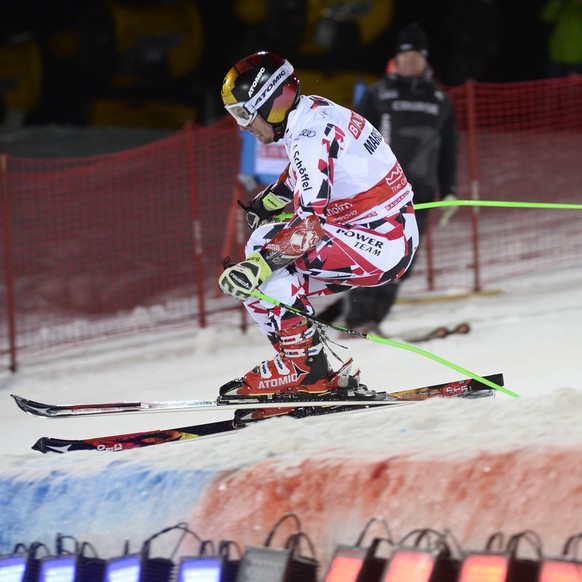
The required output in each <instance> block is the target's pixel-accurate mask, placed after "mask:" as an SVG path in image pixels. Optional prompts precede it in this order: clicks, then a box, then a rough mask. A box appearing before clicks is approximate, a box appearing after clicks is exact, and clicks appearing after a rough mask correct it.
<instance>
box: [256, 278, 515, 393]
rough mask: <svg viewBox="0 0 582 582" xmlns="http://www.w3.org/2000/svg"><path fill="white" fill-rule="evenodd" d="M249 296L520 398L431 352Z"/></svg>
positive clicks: (259, 297)
mask: <svg viewBox="0 0 582 582" xmlns="http://www.w3.org/2000/svg"><path fill="white" fill-rule="evenodd" d="M251 295H252V296H253V297H257V298H258V299H262V300H263V301H267V302H268V303H271V304H272V305H276V306H277V307H282V308H283V309H286V310H288V311H292V312H293V313H297V314H298V315H302V316H303V317H306V318H307V319H309V320H311V321H314V322H315V323H317V324H319V325H323V326H325V327H329V328H331V329H335V330H336V331H341V332H343V333H347V334H349V335H354V336H356V337H361V338H363V339H367V340H370V341H373V342H376V343H379V344H386V345H389V346H393V347H395V348H400V349H402V350H408V351H410V352H414V353H415V354H419V355H420V356H424V357H425V358H429V359H430V360H434V361H435V362H438V363H439V364H442V365H443V366H447V367H448V368H451V369H452V370H456V371H457V372H460V373H461V374H463V375H466V376H469V377H470V378H473V379H474V380H477V381H478V382H481V383H482V384H485V385H486V386H489V387H490V388H494V389H495V390H499V391H500V392H504V393H505V394H508V395H509V396H512V397H513V398H520V395H519V394H516V393H515V392H512V391H511V390H509V389H507V388H505V387H504V386H500V385H499V384H496V383H495V382H491V380H488V379H487V378H483V376H479V375H478V374H475V373H474V372H471V371H470V370H467V369H466V368H463V367H462V366H459V365H457V364H455V363H453V362H449V361H448V360H445V359H444V358H441V357H440V356H437V355H436V354H433V353H432V352H429V351H427V350H423V349H422V348H419V347H416V346H411V345H410V344H406V343H404V342H399V341H396V340H392V339H388V338H385V337H380V336H378V335H374V334H371V333H362V332H360V331H356V330H355V329H349V328H347V327H342V326H341V325H337V324H335V323H329V322H327V321H323V319H319V318H318V317H315V316H314V315H309V314H308V313H305V312H304V311H301V309H297V308H295V307H292V306H291V305H286V304H285V303H281V302H280V301H278V300H277V299H274V298H273V297H269V296H268V295H265V294H264V293H261V292H260V291H258V290H257V289H255V290H254V291H253V292H252V293H251Z"/></svg>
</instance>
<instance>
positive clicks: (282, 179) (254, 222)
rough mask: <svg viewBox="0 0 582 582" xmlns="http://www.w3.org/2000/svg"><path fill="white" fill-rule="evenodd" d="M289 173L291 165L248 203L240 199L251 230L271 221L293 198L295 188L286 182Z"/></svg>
mask: <svg viewBox="0 0 582 582" xmlns="http://www.w3.org/2000/svg"><path fill="white" fill-rule="evenodd" d="M288 173H289V166H287V168H286V169H285V170H284V171H283V173H282V174H281V176H279V178H278V179H277V181H276V182H274V183H273V184H270V185H269V186H267V187H266V188H265V189H264V190H263V191H261V192H259V193H258V194H257V195H256V196H255V197H254V198H253V199H252V200H251V201H250V202H249V203H248V204H244V203H242V202H240V201H239V204H240V205H241V206H242V208H243V210H244V211H245V212H246V217H247V224H248V225H249V228H250V229H251V230H255V229H257V228H258V227H259V226H261V225H262V224H265V223H267V222H269V221H270V220H271V219H272V218H273V217H274V216H275V215H277V214H279V213H280V212H281V210H283V208H285V206H287V204H289V203H290V202H291V201H292V200H293V190H291V189H290V188H289V187H288V186H287V184H286V180H287V178H288Z"/></svg>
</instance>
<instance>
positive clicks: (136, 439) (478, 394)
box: [32, 374, 503, 453]
mask: <svg viewBox="0 0 582 582" xmlns="http://www.w3.org/2000/svg"><path fill="white" fill-rule="evenodd" d="M484 379H486V380H488V381H490V382H493V383H495V384H498V385H500V386H502V385H503V375H502V374H494V375H490V376H485V377H484ZM494 395H495V390H494V389H492V388H491V387H489V386H487V385H486V384H483V383H482V382H479V381H477V380H474V379H472V378H470V379H465V380H458V381H454V382H448V383H443V384H435V385H432V386H424V387H421V388H414V389H410V390H402V391H399V392H391V393H389V396H390V397H391V398H392V399H391V400H386V401H384V402H377V401H374V402H367V403H362V402H351V403H349V404H345V405H338V404H337V403H334V402H333V401H328V402H319V403H318V406H309V405H308V406H303V407H297V408H293V409H290V411H289V413H288V415H289V416H291V417H293V418H297V419H301V418H307V417H311V416H321V415H330V414H338V413H344V414H350V413H356V412H364V411H366V410H370V409H372V408H374V409H377V408H379V407H380V408H382V407H386V408H387V407H391V406H392V407H393V406H396V405H400V406H402V405H406V404H413V403H415V402H421V401H423V400H427V399H430V398H484V397H492V396H494ZM258 422H263V421H262V420H261V421H258ZM247 426H248V425H247ZM241 428H244V426H243V427H237V426H236V425H235V423H234V421H233V420H232V419H229V420H223V421H218V422H210V423H203V424H197V425H193V426H185V427H178V428H171V429H165V430H151V431H143V432H137V433H129V434H119V435H111V436H105V437H93V438H87V439H79V440H76V439H59V438H53V437H42V438H40V439H39V440H38V441H37V442H36V443H35V444H34V446H33V447H32V448H33V449H34V450H36V451H39V452H41V453H48V452H54V453H66V452H72V451H87V450H96V451H124V450H129V449H136V448H143V447H148V446H152V445H159V444H164V443H175V442H178V441H186V440H192V439H200V438H207V437H211V436H219V435H222V434H224V433H230V432H233V431H236V430H240V429H241Z"/></svg>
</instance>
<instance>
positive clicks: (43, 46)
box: [0, 0, 549, 127]
mask: <svg viewBox="0 0 582 582" xmlns="http://www.w3.org/2000/svg"><path fill="white" fill-rule="evenodd" d="M173 1H175V0H139V1H138V0H117V2H118V3H119V4H125V5H130V6H134V7H139V6H148V5H150V6H151V5H156V4H158V5H164V4H165V5H171V4H172V2H173ZM190 1H192V2H193V3H194V4H196V6H197V8H198V10H199V13H200V17H201V19H202V21H203V30H204V35H203V36H204V43H203V57H202V59H201V64H200V65H199V66H197V67H196V69H195V70H193V71H191V72H190V73H189V74H188V75H185V76H183V77H181V78H173V77H171V75H168V72H167V70H166V71H165V70H164V66H163V63H161V62H155V61H156V59H155V58H153V59H152V58H150V60H149V61H148V60H147V59H146V58H144V61H143V62H140V63H137V64H136V63H133V64H134V66H135V68H136V70H138V69H139V68H140V67H141V70H138V75H137V76H138V77H139V79H138V81H137V82H136V83H135V84H134V86H132V87H124V88H119V87H115V86H113V85H112V82H111V79H112V74H113V71H114V69H115V67H116V66H119V62H118V61H119V55H116V54H115V39H114V38H113V34H112V32H111V26H110V21H109V16H108V11H107V3H106V2H105V1H103V0H50V1H41V0H20V1H18V2H17V1H14V0H10V1H4V2H0V5H1V6H2V7H3V12H2V14H3V16H2V19H1V21H0V41H1V42H2V43H3V44H4V45H9V44H10V43H14V42H17V41H18V40H20V39H22V38H31V39H34V41H35V42H36V43H38V46H39V47H40V51H41V54H42V59H43V68H42V95H41V97H40V99H39V101H38V103H37V104H36V105H35V106H34V107H32V108H30V109H29V110H28V111H26V112H25V115H24V118H23V120H22V123H23V124H25V125H27V124H28V125H31V124H44V123H64V124H75V125H87V124H88V123H89V121H88V119H89V118H88V109H89V107H90V104H91V103H92V102H93V101H94V100H95V99H96V98H101V97H104V96H109V97H115V98H124V99H136V100H137V99H140V100H143V99H148V98H150V99H166V100H168V101H173V102H176V103H184V104H188V105H191V106H192V107H194V108H195V109H196V111H197V119H196V121H197V122H201V123H205V122H210V121H212V120H214V119H215V118H217V117H219V116H221V115H222V114H223V109H222V107H221V103H220V85H221V82H222V79H223V77H224V74H225V73H226V71H227V70H228V69H229V68H230V66H231V65H232V64H234V62H235V61H236V60H238V59H239V58H241V57H243V56H245V55H246V54H249V53H251V52H255V51H256V50H271V51H274V52H278V53H279V54H281V55H282V56H284V57H286V58H287V59H289V60H290V61H291V62H292V63H293V65H294V66H295V67H296V68H308V69H313V70H317V71H327V72H340V71H342V70H344V69H349V70H359V71H364V72H368V73H372V74H378V75H379V74H380V73H381V72H382V71H383V70H384V67H385V64H386V61H387V59H388V58H389V57H390V56H391V54H392V51H393V47H394V40H395V36H396V34H397V32H398V31H399V30H401V29H402V27H404V26H405V25H406V24H408V23H409V22H412V21H416V22H418V23H420V24H421V25H422V26H423V27H424V29H425V31H426V32H427V34H428V37H429V42H430V62H431V65H432V67H433V69H434V71H435V76H436V77H437V79H438V80H440V81H441V82H443V83H445V84H449V85H455V84H458V83H459V82H460V79H459V78H458V77H455V76H454V75H453V65H452V62H453V61H452V59H453V57H454V56H455V54H458V53H459V51H460V50H461V49H460V46H461V45H460V44H459V43H460V42H461V40H462V39H463V38H465V40H467V39H469V40H471V41H472V42H474V44H475V46H476V47H477V48H473V49H471V50H472V51H473V55H474V56H475V57H476V58H477V59H478V60H480V61H481V65H482V66H481V68H480V69H479V72H478V73H475V74H474V75H473V78H476V80H478V81H485V82H514V81H527V80H533V79H541V78H544V77H545V76H546V70H547V57H546V44H547V38H548V34H549V27H548V26H547V25H545V24H544V23H542V21H541V20H540V18H539V12H540V9H541V7H542V6H543V4H544V3H545V0H393V6H394V10H393V14H392V18H391V22H390V23H389V24H388V26H387V27H386V29H385V31H384V32H383V33H382V34H381V36H379V37H378V38H376V39H375V40H374V41H373V42H371V43H370V44H368V45H367V46H362V45H361V43H359V42H358V39H357V33H355V31H354V28H353V27H350V26H349V25H347V26H346V25H345V23H344V24H342V25H341V26H340V27H339V28H338V29H337V30H336V33H337V34H336V41H335V43H334V44H333V46H331V47H330V48H329V50H328V51H327V52H326V53H325V54H317V55H314V54H308V53H306V52H305V51H302V50H301V48H300V42H299V40H298V39H300V38H301V35H302V32H303V26H304V23H305V19H304V16H305V12H306V10H309V0H270V1H269V0H264V1H263V6H266V7H267V9H268V10H267V14H266V17H265V18H264V19H263V20H262V21H261V22H260V23H258V24H255V25H252V26H249V25H248V23H247V24H245V23H244V22H242V21H241V18H240V10H239V13H238V14H239V15H238V16H237V10H236V9H235V6H237V5H238V7H239V9H240V6H241V5H245V2H242V3H241V2H237V1H236V0H229V1H224V2H220V1H217V0H214V1H211V0H190ZM386 1H387V2H389V1H390V0H386ZM246 4H250V5H253V2H246ZM471 5H475V6H476V8H477V12H476V13H475V15H473V16H472V15H470V14H468V15H467V14H465V11H466V10H467V8H468V7H470V6H471ZM477 5H480V6H477ZM489 5H495V6H496V10H497V14H496V16H495V15H494V16H491V17H490V16H489V12H487V11H484V12H483V13H482V14H481V13H479V10H481V8H483V7H485V8H486V9H488V8H490V6H489ZM464 17H466V18H465V19H464V20H463V18H464ZM243 20H245V19H244V18H243ZM58 35H60V37H61V38H65V36H66V37H67V38H68V39H69V42H70V46H71V48H70V54H68V55H67V56H66V57H63V56H62V54H61V55H58V54H56V52H55V50H54V49H53V48H51V47H53V46H54V44H55V38H56V36H58ZM149 57H151V51H150V55H149ZM5 82H6V79H4V80H3V83H5ZM3 86H4V87H5V86H6V85H5V84H4V85H3ZM5 111H6V107H4V111H2V112H1V113H2V114H3V115H4V114H5ZM146 124H147V123H144V125H146ZM162 125H163V123H162ZM158 127H159V124H158Z"/></svg>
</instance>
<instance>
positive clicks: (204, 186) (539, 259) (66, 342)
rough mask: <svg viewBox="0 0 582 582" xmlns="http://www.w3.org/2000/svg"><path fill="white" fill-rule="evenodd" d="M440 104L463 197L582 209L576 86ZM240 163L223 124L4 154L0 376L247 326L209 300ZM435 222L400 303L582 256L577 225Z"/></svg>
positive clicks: (234, 212)
mask: <svg viewBox="0 0 582 582" xmlns="http://www.w3.org/2000/svg"><path fill="white" fill-rule="evenodd" d="M449 93H450V95H451V97H452V99H453V103H454V106H455V111H456V115H457V118H458V122H459V128H460V132H461V135H460V138H461V143H460V146H461V147H460V175H459V186H460V188H459V197H460V198H481V199H484V200H507V201H528V202H536V201H538V202H565V203H569V202H570V203H572V202H573V203H580V202H582V196H581V193H580V188H581V186H582V163H581V152H582V107H581V105H582V77H580V76H571V77H568V78H564V79H552V80H543V81H533V82H523V83H511V84H484V83H467V84H465V85H463V86H461V87H457V88H454V89H451V90H450V91H449ZM239 149H240V144H239V139H238V134H237V129H236V127H235V125H234V123H233V122H232V121H231V120H230V119H229V118H226V117H225V118H224V119H222V120H220V121H219V122H216V123H214V124H212V125H209V126H206V127H195V126H191V125H188V126H186V127H184V128H183V129H182V130H180V131H178V132H177V133H175V134H173V135H171V136H170V137H168V138H165V139H162V140H159V141H156V142H154V143H151V144H148V145H146V146H142V147H138V148H134V149H131V150H126V151H122V152H117V153H112V154H105V155H97V156H90V157H78V158H60V159H29V158H17V157H12V156H9V155H2V156H1V157H0V173H1V178H0V202H1V203H0V227H1V230H2V235H1V239H0V261H1V262H0V272H1V275H0V315H1V320H0V366H2V367H8V368H10V369H12V370H15V369H16V367H17V363H24V362H26V360H27V359H30V358H32V357H34V355H35V354H39V353H44V352H47V351H48V350H52V349H55V348H63V347H66V346H72V345H78V344H79V343H82V342H86V341H95V340H98V339H103V338H107V337H113V336H119V335H122V334H128V333H135V332H142V331H145V330H153V329H161V328H164V329H167V328H168V326H176V325H180V326H182V325H190V326H199V327H205V326H208V325H227V324H229V325H231V324H232V321H233V310H236V311H235V312H234V313H235V316H236V319H235V321H236V322H238V323H240V324H241V325H244V317H243V315H242V311H241V310H239V306H238V304H237V303H236V302H235V301H234V300H233V299H231V298H228V297H222V296H220V294H219V293H217V289H216V278H217V276H218V274H219V273H220V271H221V265H222V261H223V259H224V256H225V255H229V254H230V255H232V256H234V257H235V258H238V257H239V256H240V252H241V250H240V249H241V244H240V243H241V241H242V239H243V238H244V236H246V233H245V232H244V231H242V228H243V227H242V224H241V220H240V218H241V216H242V213H241V211H240V209H238V207H237V206H236V204H235V201H236V199H237V198H244V197H245V196H248V194H245V193H244V192H242V191H239V190H238V189H239V188H240V187H239V186H238V185H237V179H236V176H237V173H238V167H239ZM436 213H438V210H435V211H433V218H436V217H437V214H436ZM433 222H434V223H435V224H433V228H432V229H431V231H430V237H427V239H426V240H425V241H424V242H423V248H422V251H421V252H420V254H419V257H418V261H417V264H416V267H415V271H414V274H413V276H412V277H411V278H410V279H408V280H407V281H406V283H404V285H405V288H404V287H403V293H404V294H405V293H417V292H426V291H427V290H435V291H439V290H440V291H444V290H448V289H451V288H462V289H465V290H481V289H486V288H488V287H490V286H491V285H494V284H495V282H497V281H500V280H502V279H504V278H506V277H509V276H512V275H516V274H520V273H525V272H529V271H536V270H543V269H544V268H546V267H547V266H549V265H555V264H557V263H566V262H571V261H574V260H577V259H579V258H580V257H581V256H582V255H581V251H582V228H580V224H582V211H567V210H532V209H507V208H503V209H497V208H479V209H473V208H462V209H460V210H459V211H458V213H457V214H456V215H455V217H454V218H453V219H452V220H451V222H450V223H449V224H448V225H447V226H446V227H439V226H437V225H436V222H437V221H436V220H433Z"/></svg>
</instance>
